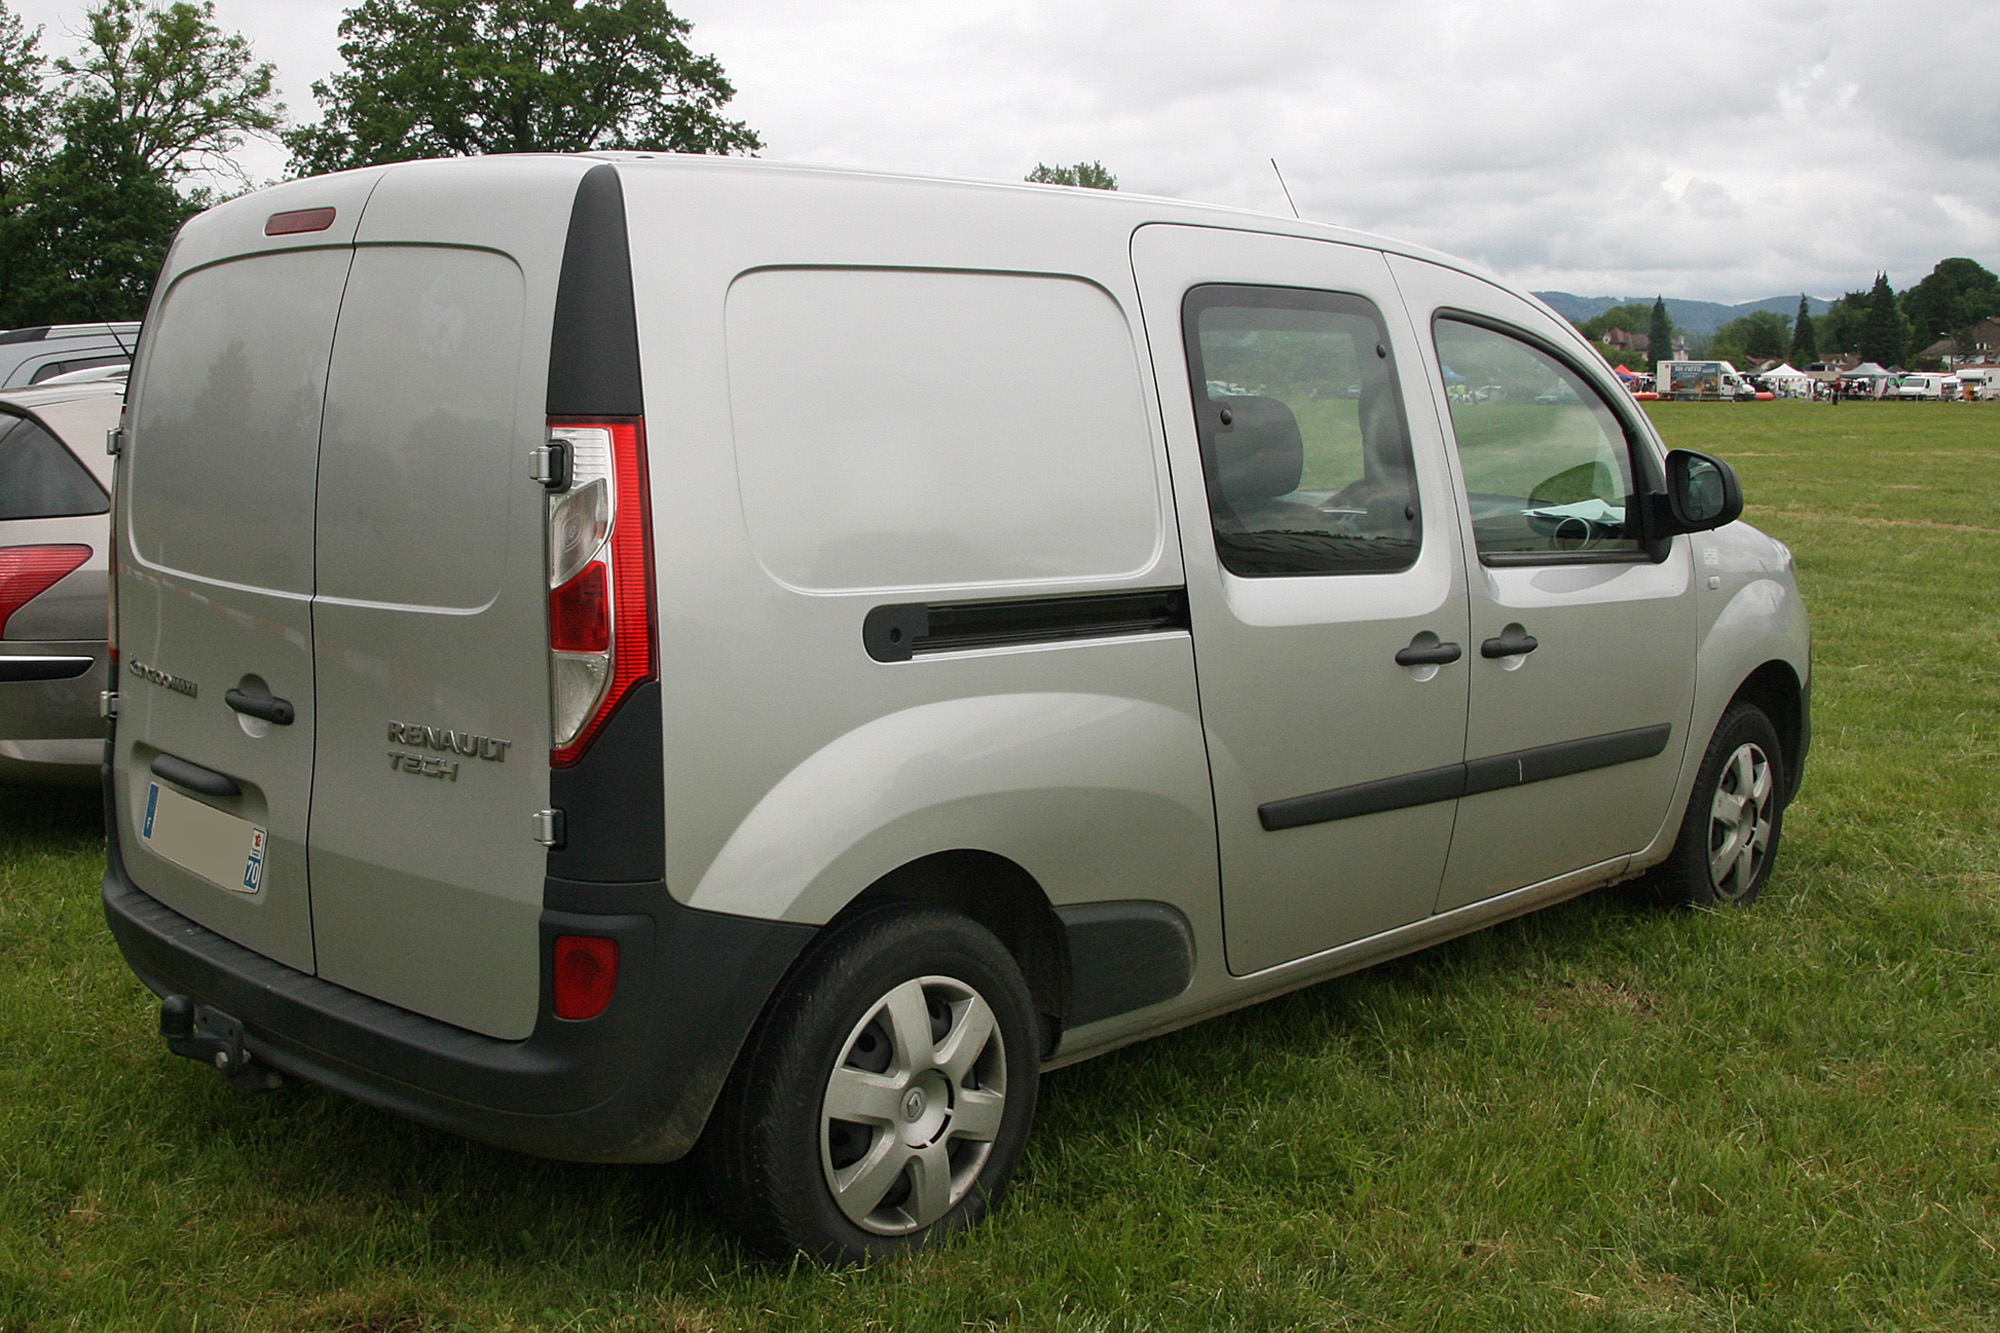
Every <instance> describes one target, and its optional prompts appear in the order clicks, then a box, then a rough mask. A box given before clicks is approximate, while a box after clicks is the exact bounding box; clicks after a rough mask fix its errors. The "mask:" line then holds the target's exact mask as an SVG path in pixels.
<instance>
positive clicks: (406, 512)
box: [310, 158, 594, 1039]
mask: <svg viewBox="0 0 2000 1333" xmlns="http://www.w3.org/2000/svg"><path fill="white" fill-rule="evenodd" d="M592 165H594V164H593V163H590V162H587V161H578V160H575V159H557V158H549V159H543V160H539V161H537V160H523V159H519V158H514V159H507V160H498V161H485V160H477V159H475V160H470V161H465V162H457V163H426V164H424V165H423V166H421V167H418V168H405V169H402V170H397V171H392V172H391V173H390V174H389V175H388V176H387V177H386V178H385V179H384V181H383V183H382V185H381V187H380V188H379V189H378V190H377V191H376V192H375V194H374V196H373V197H372V198H371V199H370V201H369V206H368V214H367V216H366V218H364V219H363V222H362V227H361V232H360V236H359V238H358V241H357V248H356V252H355V259H354V269H353V274H352V277H351V278H350V279H349V282H348V286H347V295H346V299H345V301H344V303H343V305H342V308H341V314H340V323H339V329H338V331H337V333H336V334H335V337H334V340H333V343H334V345H333V361H332V372H331V377H330V382H329V385H328V389H327V406H326V431H325V439H324V443H323V446H322V449H321V456H320V471H319V505H318V526H317V545H318V552H319V556H318V559H319V565H318V573H319V591H318V596H317V598H316V600H315V602H314V624H315V630H316V633H315V638H314V657H315V669H316V672H317V678H318V685H319V696H318V697H319V744H318V750H317V753H316V755H315V765H316V775H315V779H314V785H313V805H312V838H311V852H310V862H311V868H312V876H313V926H314V933H315V938H316V941H317V945H318V956H319V972H320V975H321V976H322V977H324V978H326V979H327V980H329V981H333V982H336V983H338V984H340V985H342V986H346V987H349V988H351V989H354V990H358V991H361V992H363V993H365V994H368V995H372V996H374V997H376V998H378V999H381V1000H385V1001H387V1002H389V1003H391V1004H395V1005H399V1006H402V1007H404V1008H407V1009H413V1010H415V1011H417V1012H419V1013H422V1014H426V1015H429V1016H430V1017H433V1018H437V1019H441V1020H443V1021H445V1022H449V1023H454V1024H457V1025H459V1026H461V1027H465V1028H470V1029H472V1030H474V1031H476V1032H481V1033H484V1034H486V1035H489V1036H494V1037H501V1038H508V1039H515V1038H522V1037H526V1036H527V1035H528V1034H529V1033H530V1032H531V1031H532V1030H533V1028H534V1025H535V1019H536V1014H537V1012H538V1005H539V998H540V918H541V909H542V888H543V880H544V876H545V874H546V870H547V852H546V849H545V848H544V847H543V846H542V845H541V844H540V843H538V842H537V841H536V840H535V822H534V817H535V814H536V812H537V811H539V810H541V809H542V808H544V807H545V806H546V805H547V804H548V788H549V764H548V753H549V732H550V722H549V684H548V654H547V605H546V597H547V581H546V572H545V556H544V550H543V526H544V522H545V517H544V515H545V509H546V504H547V500H546V495H547V493H546V492H545V491H544V490H543V488H542V487H541V486H540V485H539V484H538V483H537V482H535V481H534V480H533V479H532V478H531V477H530V475H529V456H530V453H531V452H532V451H533V450H534V449H535V448H537V447H538V446H539V445H541V444H542V443H543V442H544V440H545V438H546V431H547V418H546V413H545V405H544V391H545V386H546V382H547V367H548V360H549V328H550V321H551V317H552V313H553V310H554V307H555V292H556V286H557V280H558V276H559V274H560V271H561V267H562V258H563V246H564V240H565V237H566V235H567V231H568V226H569V219H570V209H571V204H572V201H573V200H574V198H575V195H576V187H577V182H578V181H579V180H580V179H581V177H582V175H583V173H584V172H585V171H586V170H588V169H589V168H590V167H591V166H592Z"/></svg>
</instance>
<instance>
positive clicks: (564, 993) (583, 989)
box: [555, 935, 618, 1018]
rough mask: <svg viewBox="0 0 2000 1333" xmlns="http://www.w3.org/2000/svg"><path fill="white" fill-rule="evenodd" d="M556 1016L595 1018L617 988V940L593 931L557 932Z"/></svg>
mask: <svg viewBox="0 0 2000 1333" xmlns="http://www.w3.org/2000/svg"><path fill="white" fill-rule="evenodd" d="M555 955H556V959H555V961H556V966H555V974H556V975H555V999H556V1017H557V1018H595V1017H597V1016H598V1015H599V1014H601V1013H603V1012H604V1011H605V1009H606V1008H607V1007H609V1006H610V1004H611V994H612V992H613V991H615V990H617V989H618V941H617V940H607V939H600V938H598V937H597V936H595V935H558V936H556V949H555Z"/></svg>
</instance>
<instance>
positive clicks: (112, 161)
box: [0, 107, 201, 327]
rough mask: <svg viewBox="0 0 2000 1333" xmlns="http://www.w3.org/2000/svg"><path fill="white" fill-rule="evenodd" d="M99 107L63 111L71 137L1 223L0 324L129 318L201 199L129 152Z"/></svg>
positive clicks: (139, 311) (31, 180) (148, 293)
mask: <svg viewBox="0 0 2000 1333" xmlns="http://www.w3.org/2000/svg"><path fill="white" fill-rule="evenodd" d="M104 111H105V109H104V108H102V107H98V108H91V109H88V110H86V111H84V112H82V113H80V114H79V115H77V116H75V117H70V116H67V115H66V117H65V125H64V133H65V135H66V136H68V142H66V143H64V144H63V146H62V147H61V148H60V149H58V150H57V151H56V152H55V153H54V154H52V155H51V156H50V157H49V158H48V159H47V160H46V161H45V162H44V163H42V164H41V165H40V166H39V167H38V169H37V170H35V171H34V172H32V173H31V174H30V175H29V177H28V179H27V181H26V183H25V186H24V189H23V201H22V207H21V209H20V211H19V212H17V213H16V214H15V215H14V216H13V217H11V218H9V219H7V222H6V224H5V245H4V249H5V250H6V251H7V252H8V253H9V254H10V255H11V256H17V257H21V258H22V260H23V262H19V263H11V262H10V263H9V265H8V267H7V270H6V279H5V283H4V290H0V327H12V326H17V325H21V324H57V323H81V322H85V321H92V320H100V319H105V320H110V319H136V318H138V317H139V316H140V315H141V314H143V313H144V312H145V309H146V302H147V301H148V300H149V299H150V297H151V296H152V290H153V283H154V280H155V279H157V278H158V277H159V273H160V265H161V263H162V262H164V261H165V259H166V254H167V247H168V246H169V245H170V244H172V242H173V238H174V233H175V232H176V231H178V230H179V229H180V225H181V223H183V222H185V221H187V219H188V218H189V216H191V215H192V214H194V213H195V212H197V211H199V210H200V208H201V203H200V201H199V200H197V199H190V198H187V197H184V196H183V195H181V193H180V192H179V191H177V190H175V189H174V187H173V186H172V185H171V184H169V183H168V181H167V178H166V176H165V174H164V173H162V172H160V171H158V170H155V169H153V168H151V167H149V166H147V165H146V163H145V162H144V161H143V160H141V159H140V158H138V157H137V156H136V155H135V154H134V153H133V151H132V149H131V147H130V145H129V143H128V142H127V141H126V139H125V136H124V134H123V133H122V132H121V128H120V127H119V126H117V125H116V124H115V123H114V124H110V125H106V124H102V123H95V122H94V117H95V116H101V115H103V114H104Z"/></svg>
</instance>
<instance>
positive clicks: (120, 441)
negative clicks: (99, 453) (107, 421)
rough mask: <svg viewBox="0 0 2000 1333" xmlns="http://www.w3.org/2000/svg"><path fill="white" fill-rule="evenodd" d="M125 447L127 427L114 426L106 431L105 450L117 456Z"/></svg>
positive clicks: (114, 456)
mask: <svg viewBox="0 0 2000 1333" xmlns="http://www.w3.org/2000/svg"><path fill="white" fill-rule="evenodd" d="M124 448H125V428H124V427H123V426H113V427H112V428H111V429H110V430H107V431H105V432H104V452H105V453H107V454H110V455H111V456H112V457H113V458H116V457H117V456H118V455H119V454H120V453H121V452H123V451H124Z"/></svg>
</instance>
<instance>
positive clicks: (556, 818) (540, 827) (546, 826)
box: [534, 810, 569, 850]
mask: <svg viewBox="0 0 2000 1333" xmlns="http://www.w3.org/2000/svg"><path fill="white" fill-rule="evenodd" d="M534 820H535V841H536V842H539V843H540V844H542V846H544V847H547V848H550V849H551V850H554V849H556V848H559V847H561V846H562V845H563V843H564V841H565V838H566V835H567V833H568V831H569V830H568V828H567V824H568V821H567V820H566V819H564V818H563V812H562V811H560V810H537V811H535V814H534Z"/></svg>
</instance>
